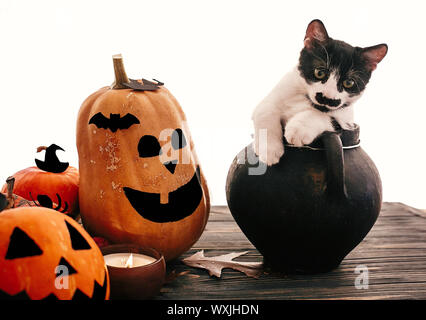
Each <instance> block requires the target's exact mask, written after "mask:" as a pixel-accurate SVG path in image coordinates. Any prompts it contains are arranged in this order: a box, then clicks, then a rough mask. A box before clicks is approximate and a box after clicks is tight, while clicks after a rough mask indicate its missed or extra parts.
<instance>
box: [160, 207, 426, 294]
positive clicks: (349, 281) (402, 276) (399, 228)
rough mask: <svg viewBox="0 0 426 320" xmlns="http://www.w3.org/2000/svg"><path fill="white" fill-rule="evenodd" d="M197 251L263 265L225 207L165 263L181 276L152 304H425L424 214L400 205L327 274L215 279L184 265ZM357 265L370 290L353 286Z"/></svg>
mask: <svg viewBox="0 0 426 320" xmlns="http://www.w3.org/2000/svg"><path fill="white" fill-rule="evenodd" d="M201 249H204V254H205V255H206V256H216V255H220V254H225V253H229V252H241V251H249V252H248V253H247V254H246V255H244V256H241V257H239V258H237V259H235V260H236V261H254V262H261V261H262V256H261V255H260V254H259V252H258V251H257V250H256V249H255V248H254V247H253V245H252V244H251V243H250V242H249V241H248V240H247V238H246V237H245V236H244V234H243V233H242V232H241V230H240V229H239V227H238V226H237V224H236V223H235V221H234V220H233V218H232V216H231V214H230V212H229V210H228V208H227V207H226V206H215V207H213V208H212V210H211V213H210V217H209V222H208V223H207V226H206V229H205V231H204V233H203V235H202V236H201V238H200V239H199V241H198V242H197V243H196V244H195V245H194V246H193V247H192V248H191V250H189V251H188V252H187V253H185V254H184V255H182V256H181V257H180V258H179V259H177V260H175V261H173V262H171V263H168V266H167V268H168V272H172V271H174V272H175V273H177V274H179V273H180V272H183V273H184V274H183V275H181V276H179V277H176V278H175V279H174V280H172V281H170V282H169V283H166V284H165V285H164V287H163V288H162V290H161V293H160V294H159V295H158V296H157V297H155V299H189V300H192V299H199V300H205V299H206V300H207V299H266V300H272V299H426V213H425V212H424V211H421V210H418V209H414V208H411V207H409V206H406V205H404V204H402V203H394V202H392V203H383V206H382V210H381V213H380V216H379V218H378V220H377V222H376V224H375V225H374V227H373V228H372V230H371V231H370V233H369V234H368V235H367V237H366V238H365V239H364V240H363V241H362V242H361V244H360V245H358V247H356V248H355V249H354V250H353V251H352V252H351V253H350V254H349V255H348V256H347V257H346V258H345V259H344V260H343V262H342V264H341V265H340V267H339V268H337V269H335V270H334V271H332V272H329V273H324V274H318V275H308V276H307V275H284V274H271V273H269V274H266V273H263V274H262V275H261V276H260V277H259V278H258V279H255V278H249V277H247V276H246V275H245V274H243V273H240V272H238V271H234V270H232V269H224V270H223V272H222V277H221V278H220V279H218V278H215V277H211V276H209V274H208V273H207V271H206V270H204V269H196V268H192V267H189V266H186V265H185V264H183V263H182V261H181V259H183V258H185V257H188V256H190V255H192V254H194V253H195V252H197V251H199V250H201ZM359 265H364V266H367V268H368V275H369V284H368V289H357V288H356V287H355V279H356V278H357V276H358V275H359V274H357V273H355V269H356V267H357V266H359ZM184 271H186V272H184Z"/></svg>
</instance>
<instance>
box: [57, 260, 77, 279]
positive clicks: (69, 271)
mask: <svg viewBox="0 0 426 320" xmlns="http://www.w3.org/2000/svg"><path fill="white" fill-rule="evenodd" d="M59 266H62V267H65V268H66V270H67V275H72V274H74V273H77V271H76V270H75V269H74V268H73V266H72V265H70V263H69V262H68V261H67V260H66V259H65V258H64V257H62V258H61V260H60V261H59V263H58V267H59ZM59 276H64V275H63V274H62V275H61V274H60V275H59Z"/></svg>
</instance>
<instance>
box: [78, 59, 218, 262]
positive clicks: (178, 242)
mask: <svg viewBox="0 0 426 320" xmlns="http://www.w3.org/2000/svg"><path fill="white" fill-rule="evenodd" d="M114 67H115V75H116V81H115V83H114V85H113V86H111V87H104V88H101V89H100V90H98V91H97V92H95V93H94V94H92V95H91V96H89V97H88V98H87V99H86V100H85V101H84V102H83V104H82V106H81V109H80V112H79V115H78V120H77V149H78V154H79V171H80V189H79V204H80V213H81V217H82V220H83V224H84V226H85V227H86V229H88V230H89V231H90V232H92V233H93V234H94V235H97V236H101V237H104V238H106V239H108V240H109V241H111V242H113V243H136V244H139V245H141V246H144V247H153V248H155V249H157V250H158V251H160V252H162V253H163V254H164V256H165V258H166V260H171V259H173V258H176V257H178V256H179V255H181V254H182V253H183V252H185V251H187V250H188V249H189V248H190V247H191V246H192V245H193V244H194V243H195V242H196V241H197V240H198V239H199V237H200V235H201V233H202V232H203V230H204V227H205V225H206V223H207V219H208V214H209V209H210V203H209V194H208V189H207V184H206V180H205V178H204V176H203V173H202V171H201V169H200V166H199V163H198V160H197V156H196V154H195V150H194V144H193V142H192V139H191V136H190V133H189V131H188V129H187V127H186V125H185V123H186V117H185V114H184V113H183V111H182V108H181V107H180V105H179V103H178V102H177V101H176V99H175V98H174V97H173V96H172V94H171V93H170V92H169V91H168V90H167V89H166V88H164V87H163V86H162V85H163V84H162V83H160V82H151V81H147V80H144V79H143V80H138V81H136V80H129V79H128V78H127V75H126V74H125V72H124V67H123V64H122V59H121V56H120V55H118V56H114Z"/></svg>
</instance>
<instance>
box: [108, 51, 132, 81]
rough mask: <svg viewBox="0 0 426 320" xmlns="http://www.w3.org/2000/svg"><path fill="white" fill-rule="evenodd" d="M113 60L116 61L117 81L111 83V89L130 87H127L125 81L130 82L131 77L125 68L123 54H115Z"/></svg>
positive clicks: (115, 72)
mask: <svg viewBox="0 0 426 320" xmlns="http://www.w3.org/2000/svg"><path fill="white" fill-rule="evenodd" d="M112 61H113V63H114V74H115V81H114V83H113V84H112V85H111V89H128V87H126V86H125V85H124V83H130V81H129V78H127V74H126V70H125V69H124V64H123V57H122V55H121V54H115V55H113V56H112Z"/></svg>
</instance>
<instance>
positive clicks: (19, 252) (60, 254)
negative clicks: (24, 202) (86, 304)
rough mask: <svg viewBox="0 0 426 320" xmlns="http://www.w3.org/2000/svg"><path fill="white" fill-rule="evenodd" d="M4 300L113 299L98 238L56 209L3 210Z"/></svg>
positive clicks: (0, 262)
mask: <svg viewBox="0 0 426 320" xmlns="http://www.w3.org/2000/svg"><path fill="white" fill-rule="evenodd" d="M0 230H1V233H0V299H32V300H40V299H54V300H56V299H59V300H69V299H83V300H85V299H101V300H105V299H108V298H109V278H108V272H107V269H106V266H105V262H104V259H103V256H102V253H101V252H100V250H99V248H98V247H97V245H96V243H95V242H94V241H93V239H92V238H91V237H90V236H89V235H88V234H87V232H86V231H85V230H84V229H83V228H82V227H81V226H80V225H79V224H78V223H77V222H76V221H74V220H73V219H71V218H70V217H68V216H66V215H64V214H61V213H59V212H56V211H54V210H52V209H48V208H42V207H32V208H27V207H21V208H15V209H10V210H6V211H3V212H2V213H1V214H0Z"/></svg>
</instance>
